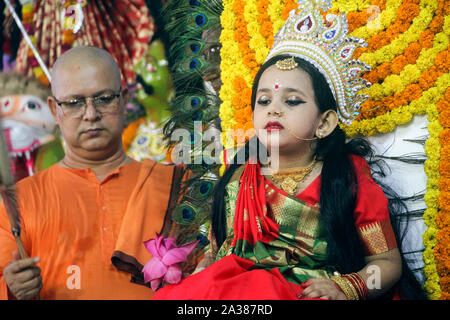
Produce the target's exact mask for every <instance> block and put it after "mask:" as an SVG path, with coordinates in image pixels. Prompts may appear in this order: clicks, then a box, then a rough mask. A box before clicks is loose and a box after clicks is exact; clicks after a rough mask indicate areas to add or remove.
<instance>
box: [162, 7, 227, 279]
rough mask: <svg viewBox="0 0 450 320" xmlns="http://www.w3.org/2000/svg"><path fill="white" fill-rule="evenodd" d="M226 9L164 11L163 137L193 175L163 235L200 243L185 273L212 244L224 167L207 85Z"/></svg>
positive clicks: (215, 104)
mask: <svg viewBox="0 0 450 320" xmlns="http://www.w3.org/2000/svg"><path fill="white" fill-rule="evenodd" d="M222 10H223V7H222V2H221V1H218V0H209V1H200V0H168V1H167V2H166V3H165V5H164V6H163V8H162V11H161V16H162V19H163V25H164V31H165V34H166V37H167V43H166V45H167V46H168V53H169V55H168V61H169V68H170V72H171V76H172V79H173V84H174V88H175V95H174V97H173V98H172V99H171V102H170V111H171V114H172V116H171V117H170V118H169V119H168V121H167V123H166V125H165V127H164V135H165V138H166V141H167V143H168V147H169V150H172V152H171V154H172V161H173V162H175V163H183V164H184V165H185V166H186V169H187V172H188V174H187V175H188V176H189V178H188V179H185V183H184V184H183V186H182V188H183V189H182V191H183V196H182V197H181V199H180V201H179V202H178V203H177V204H176V206H175V208H174V209H173V211H172V215H171V221H170V223H168V224H165V227H164V229H163V231H162V233H163V235H164V236H166V237H173V238H176V239H177V243H178V245H182V244H185V243H189V242H193V241H197V240H198V241H199V244H198V245H197V247H196V249H195V250H194V252H193V253H192V254H191V256H190V259H189V262H188V263H187V264H186V265H185V266H184V268H183V269H184V272H187V273H190V272H192V271H193V268H195V264H196V262H197V261H198V259H199V258H201V257H202V255H203V253H204V250H206V249H207V247H208V245H209V241H208V232H209V223H210V214H211V204H212V200H213V194H214V188H215V185H216V182H217V180H218V171H219V168H220V163H219V162H220V161H219V154H217V153H218V152H214V151H215V150H216V149H214V148H213V147H214V146H217V145H218V144H220V134H216V135H215V136H214V134H211V133H214V132H217V133H219V132H220V131H219V130H220V123H219V106H220V99H219V97H218V93H216V92H211V90H210V89H207V87H205V76H208V75H209V74H211V73H213V72H215V71H218V70H219V65H220V64H219V62H220V60H219V59H220V58H219V57H218V49H220V41H219V34H220V30H221V24H220V15H221V13H222ZM211 35H213V36H211ZM216 49H217V50H216ZM211 53H213V54H211ZM214 53H215V54H214ZM212 136H214V138H213V137H212ZM217 150H218V148H217ZM211 151H212V152H211Z"/></svg>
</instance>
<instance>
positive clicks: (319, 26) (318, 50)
mask: <svg viewBox="0 0 450 320" xmlns="http://www.w3.org/2000/svg"><path fill="white" fill-rule="evenodd" d="M297 3H298V5H299V6H298V8H297V9H296V10H292V11H291V12H290V13H289V18H288V19H287V21H286V23H285V24H284V26H283V27H282V28H281V29H280V31H278V33H277V35H276V36H275V38H274V45H273V47H272V49H271V50H270V52H269V55H268V57H267V59H266V61H267V60H269V59H270V58H272V57H274V56H277V55H281V54H287V55H291V56H295V57H299V58H302V59H304V60H306V61H308V62H310V63H311V64H313V65H314V66H315V67H316V68H317V69H318V70H319V71H320V73H322V74H323V75H324V76H325V79H326V80H327V82H328V84H329V86H330V88H331V91H332V93H333V96H334V98H335V100H336V102H337V105H338V115H339V119H340V121H341V122H342V123H344V124H350V123H351V122H352V120H353V119H354V118H356V117H357V116H358V115H359V113H358V110H359V108H360V107H361V104H362V103H363V102H364V101H365V100H366V99H367V98H369V97H368V96H367V95H362V94H358V91H359V90H361V89H363V88H369V87H370V85H371V84H370V82H367V81H366V80H365V79H362V78H361V75H362V73H364V72H366V71H369V70H370V66H368V65H366V64H365V63H364V62H362V61H360V60H355V59H353V60H351V57H352V55H353V53H354V51H355V49H356V48H357V47H361V46H367V44H366V43H365V42H364V40H363V39H357V38H353V37H347V33H348V28H347V19H346V18H345V15H344V14H339V15H336V14H331V13H329V14H327V15H326V18H325V21H324V19H323V17H322V14H321V12H320V11H319V9H322V11H324V12H325V11H327V10H328V9H329V8H330V7H331V1H330V0H309V1H308V0H299V1H297Z"/></svg>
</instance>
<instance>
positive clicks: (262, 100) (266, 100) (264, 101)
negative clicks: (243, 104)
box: [256, 96, 270, 106]
mask: <svg viewBox="0 0 450 320" xmlns="http://www.w3.org/2000/svg"><path fill="white" fill-rule="evenodd" d="M256 102H257V103H258V104H259V105H262V106H267V105H269V104H270V99H269V98H267V97H264V96H263V97H261V98H259V99H258V100H257V101H256Z"/></svg>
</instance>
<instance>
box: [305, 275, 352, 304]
mask: <svg viewBox="0 0 450 320" xmlns="http://www.w3.org/2000/svg"><path fill="white" fill-rule="evenodd" d="M302 286H303V287H304V290H303V292H302V293H301V294H300V296H299V298H301V299H313V298H316V299H317V298H319V299H326V300H347V297H346V296H345V294H344V293H343V292H342V290H341V289H340V288H339V286H338V285H337V284H336V283H334V282H333V281H332V280H330V279H309V280H308V281H306V282H305V283H303V285H302Z"/></svg>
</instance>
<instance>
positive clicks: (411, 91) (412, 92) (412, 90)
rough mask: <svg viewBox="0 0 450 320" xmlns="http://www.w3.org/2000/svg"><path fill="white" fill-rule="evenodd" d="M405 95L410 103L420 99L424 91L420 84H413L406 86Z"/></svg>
mask: <svg viewBox="0 0 450 320" xmlns="http://www.w3.org/2000/svg"><path fill="white" fill-rule="evenodd" d="M403 94H404V95H405V96H407V99H408V100H409V101H412V100H416V99H419V98H420V96H421V95H422V90H421V89H420V86H419V85H418V84H416V83H413V84H409V85H407V86H406V88H405V91H403Z"/></svg>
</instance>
